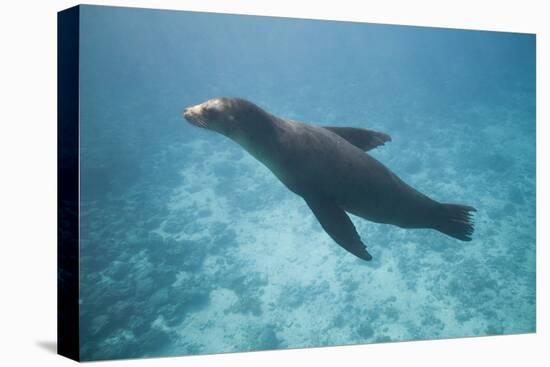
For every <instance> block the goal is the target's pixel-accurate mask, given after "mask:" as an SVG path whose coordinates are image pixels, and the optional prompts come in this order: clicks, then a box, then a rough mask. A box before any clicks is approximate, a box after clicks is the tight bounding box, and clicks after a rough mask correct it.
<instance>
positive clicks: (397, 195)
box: [184, 98, 475, 260]
mask: <svg viewBox="0 0 550 367" xmlns="http://www.w3.org/2000/svg"><path fill="white" fill-rule="evenodd" d="M184 117H185V118H186V119H187V120H188V121H189V122H191V123H192V124H194V125H197V126H199V127H203V128H207V129H211V130H214V131H217V132H219V133H221V134H223V135H226V136H227V137H229V138H231V139H232V140H234V141H235V142H237V143H239V144H240V145H241V146H243V147H244V148H245V149H246V150H247V151H248V152H249V153H250V154H252V155H253V156H254V157H255V158H256V159H258V160H259V161H261V162H262V163H263V164H264V165H266V166H267V167H268V168H269V169H270V170H271V171H272V172H273V173H274V174H275V175H276V176H277V177H278V178H279V179H280V180H281V182H283V184H284V185H285V186H286V187H287V188H288V189H289V190H291V191H293V192H294V193H296V194H297V195H300V196H301V197H302V198H304V200H305V201H306V203H307V204H308V205H309V207H310V208H311V210H312V211H313V213H314V214H315V216H316V217H317V219H318V220H319V222H320V223H321V226H322V227H323V228H324V229H325V231H326V232H327V233H328V234H329V235H330V236H331V237H332V238H333V239H334V240H335V241H336V242H337V243H338V244H339V245H340V246H342V247H343V248H345V249H346V250H347V251H349V252H351V253H353V254H354V255H356V256H358V257H360V258H362V259H364V260H370V259H371V258H372V257H371V255H370V254H369V253H368V252H367V251H366V247H365V245H364V244H363V243H362V241H361V240H360V237H359V235H358V234H357V232H356V230H355V227H354V225H353V223H352V222H351V220H350V219H349V217H348V216H347V214H346V212H349V213H352V214H354V215H356V216H359V217H361V218H364V219H367V220H370V221H373V222H377V223H386V224H393V225H397V226H399V227H402V228H431V229H436V230H439V231H441V232H443V233H445V234H447V235H450V236H453V237H456V238H458V239H461V240H465V241H468V240H470V239H471V238H470V235H471V234H472V232H473V225H472V224H471V222H470V212H472V211H475V209H474V208H472V207H469V206H464V205H455V204H441V203H439V202H437V201H435V200H433V199H431V198H429V197H428V196H426V195H424V194H422V193H420V192H419V191H417V190H415V189H414V188H412V187H411V186H409V185H408V184H406V183H405V182H404V181H403V180H401V179H400V178H399V177H398V176H397V175H395V174H394V173H393V172H391V171H390V170H389V169H388V168H387V167H386V166H384V165H383V164H382V163H380V162H379V161H378V160H376V159H375V158H373V157H372V156H370V155H369V154H368V153H366V151H367V150H370V149H372V148H374V147H376V146H378V145H382V144H384V143H385V142H386V141H389V140H391V138H390V137H389V136H388V135H386V134H383V133H379V132H375V131H372V130H367V129H360V128H342V127H322V126H317V125H310V124H306V123H303V122H297V121H292V120H287V119H283V118H279V117H277V116H273V115H271V114H269V113H267V112H266V111H264V110H262V109H261V108H259V107H258V106H256V105H254V104H253V103H251V102H248V101H245V100H242V99H238V98H216V99H212V100H209V101H207V102H205V103H203V104H200V105H197V106H193V107H190V108H187V109H186V110H185V111H184Z"/></svg>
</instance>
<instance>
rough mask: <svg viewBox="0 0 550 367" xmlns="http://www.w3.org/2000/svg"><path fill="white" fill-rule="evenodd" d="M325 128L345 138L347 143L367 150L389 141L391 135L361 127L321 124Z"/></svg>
mask: <svg viewBox="0 0 550 367" xmlns="http://www.w3.org/2000/svg"><path fill="white" fill-rule="evenodd" d="M323 127H324V128H325V129H327V130H330V131H332V132H333V133H335V134H336V135H339V136H340V137H342V138H344V139H346V140H347V141H348V143H350V144H353V145H355V146H356V147H357V148H359V149H361V150H364V151H369V150H371V149H373V148H376V147H377V146H379V145H384V143H385V142H387V141H391V136H389V135H388V134H384V133H380V132H378V131H373V130H368V129H361V128H356V127H334V126H323Z"/></svg>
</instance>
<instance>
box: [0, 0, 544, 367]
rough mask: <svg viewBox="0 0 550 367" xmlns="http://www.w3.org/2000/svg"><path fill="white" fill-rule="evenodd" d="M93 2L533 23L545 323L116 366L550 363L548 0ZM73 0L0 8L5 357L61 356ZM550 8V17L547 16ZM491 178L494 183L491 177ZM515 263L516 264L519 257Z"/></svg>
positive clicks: (24, 361)
mask: <svg viewBox="0 0 550 367" xmlns="http://www.w3.org/2000/svg"><path fill="white" fill-rule="evenodd" d="M92 3H95V4H108V5H125V6H139V7H153V8H167V9H183V10H204V11H219V12H231V13H240V14H260V15H282V16H290V17H305V18H318V19H339V20H356V21H368V22H378V23H395V24H409V25H429V26H443V27H455V28H468V29H486V30H501V31H502V30H504V31H516V32H528V33H537V66H538V68H537V86H538V90H537V110H538V111H537V178H538V180H537V214H538V215H537V260H538V261H537V280H538V292H537V330H538V331H537V333H536V334H531V335H516V336H500V337H482V338H467V339H454V340H443V341H431V342H408V343H393V344H377V345H361V346H351V347H330V348H317V349H303V350H287V351H275V352H256V353H235V354H225V355H210V356H199V357H180V358H162V359H148V360H130V361H118V362H100V363H101V365H105V366H110V365H116V366H130V365H136V366H153V365H154V366H176V365H177V366H180V365H185V366H219V365H235V366H258V365H260V366H279V365H281V364H283V365H284V364H290V365H312V364H315V365H319V366H333V365H339V364H345V365H346V367H347V366H355V365H357V366H365V365H371V366H373V365H379V366H393V365H396V366H402V365H413V366H414V365H422V366H478V365H479V366H482V365H487V366H518V365H519V366H521V365H529V366H543V365H546V366H548V365H549V364H548V363H550V352H549V349H550V337H549V325H548V319H549V318H548V314H549V312H550V307H549V302H548V284H549V283H548V278H549V275H548V270H547V269H546V266H548V264H549V261H548V253H549V251H548V250H547V247H546V248H545V245H546V246H548V239H549V230H548V225H549V224H550V223H549V222H548V220H547V219H548V196H549V195H548V193H547V192H546V193H545V190H550V185H549V182H548V173H547V166H548V145H546V147H544V145H545V143H547V139H548V138H549V134H548V125H547V123H548V116H549V113H548V103H549V100H550V99H549V95H548V70H549V65H550V60H549V47H548V45H549V42H548V37H550V33H549V27H548V26H546V25H545V22H546V23H548V22H550V20H549V19H550V17H548V14H549V13H550V12H549V11H548V10H546V9H545V6H544V5H543V4H545V3H546V2H545V1H538V2H537V1H527V0H523V1H514V2H509V1H504V0H501V1H482V0H477V1H470V0H462V1H424V0H413V1H390V0H384V1H377V2H373V3H368V2H362V1H355V2H353V1H348V0H338V1H331V2H319V1H304V0H302V1H300V0H294V1H286V0H279V1H275V0H264V1H261V0H256V1H252V0H250V1H245V0H240V1H238V0H232V1H229V0H226V1H213V0H200V1H198V0H194V1H184V0H180V1H92ZM76 4H77V3H76V2H73V1H54V0H43V1H35V2H32V1H6V2H4V3H3V6H2V10H1V13H0V40H1V42H0V65H1V67H0V91H1V95H0V129H1V130H0V174H1V176H0V185H1V186H0V223H1V224H0V262H1V263H0V272H1V273H0V285H1V288H0V297H1V298H0V338H1V339H0V365H2V366H19V365H25V366H33V365H38V364H39V365H41V366H44V365H46V366H50V365H52V366H57V365H59V366H65V365H70V364H72V363H74V362H71V361H70V360H68V359H65V358H63V357H60V356H57V355H56V354H55V353H54V350H55V339H56V12H57V11H59V10H62V9H65V8H67V7H69V6H72V5H76ZM544 13H546V17H545V16H544ZM545 166H546V167H545ZM488 184H490V183H488ZM510 266H514V264H513V263H511V264H510Z"/></svg>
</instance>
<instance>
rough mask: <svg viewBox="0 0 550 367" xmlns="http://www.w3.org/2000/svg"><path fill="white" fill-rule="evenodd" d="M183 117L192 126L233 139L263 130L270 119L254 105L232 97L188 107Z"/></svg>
mask: <svg viewBox="0 0 550 367" xmlns="http://www.w3.org/2000/svg"><path fill="white" fill-rule="evenodd" d="M183 117H184V118H185V119H186V120H187V121H189V122H190V123H191V124H192V125H195V126H198V127H200V128H204V129H208V130H213V131H216V132H218V133H220V134H223V135H225V136H227V137H229V138H233V139H236V138H238V137H240V136H242V135H247V132H250V131H252V130H262V127H263V126H265V122H266V120H268V119H269V118H268V115H267V113H266V112H265V111H264V110H262V109H261V108H260V107H258V106H256V105H255V104H254V103H252V102H249V101H247V100H244V99H241V98H232V97H219V98H213V99H209V100H208V101H206V102H203V103H200V104H198V105H195V106H190V107H187V108H186V109H185V110H184V111H183ZM266 117H267V119H266Z"/></svg>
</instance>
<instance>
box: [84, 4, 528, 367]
mask: <svg viewBox="0 0 550 367" xmlns="http://www.w3.org/2000/svg"><path fill="white" fill-rule="evenodd" d="M80 14H81V22H80V32H81V33H80V35H81V41H80V60H81V63H80V86H81V90H80V112H81V120H80V164H81V167H80V175H81V191H80V198H81V201H80V215H81V217H80V240H81V247H80V301H79V302H80V323H81V325H80V326H81V329H80V336H81V358H82V359H83V360H96V359H113V358H138V357H155V356H166V355H186V354H203V353H218V352H237V351H251V350H262V349H279V348H301V347H316V346H328V345H344V344H357V343H375V342H389V341H404V340H419V339H435V338H450V337H464V336H482V335H496V334H509V333H528V332H534V331H535V36H534V35H529V34H517V33H499V32H484V31H464V30H454V29H437V28H422V27H404V26H389V25H374V24H361V23H346V22H330V21H314V20H297V19H285V18H272V17H253V16H236V15H223V14H207V13H192V12H175V11H174V12H171V11H160V10H146V9H131V8H112V7H97V6H81V13H80ZM216 96H238V97H242V98H246V99H249V100H251V101H252V102H254V103H256V104H258V105H259V106H260V107H262V108H264V109H265V110H267V111H269V112H271V113H273V114H275V115H277V116H280V117H286V118H290V119H294V120H299V121H304V122H309V123H313V124H319V125H332V126H353V127H366V128H370V129H374V130H377V131H382V132H385V133H388V134H390V135H391V136H392V142H390V143H387V144H386V145H385V146H383V147H378V148H376V149H374V150H372V151H370V152H369V153H368V154H371V155H372V156H374V157H375V158H377V159H379V160H380V161H381V162H382V163H383V164H385V165H386V166H387V167H388V168H390V169H391V170H392V171H393V172H395V173H396V174H397V175H399V176H400V177H401V178H402V179H403V180H404V181H406V182H407V183H409V184H411V185H412V186H413V187H415V188H417V189H418V190H420V191H421V192H423V193H425V194H427V195H429V196H430V197H432V198H434V199H436V200H438V201H441V202H457V203H463V204H467V205H472V206H474V207H476V208H477V210H478V211H477V213H476V214H475V232H474V234H473V240H472V241H471V242H461V241H458V240H455V239H453V238H450V237H447V236H445V235H443V234H441V233H439V232H436V231H433V230H405V229H400V228H398V227H395V226H390V225H382V224H376V223H372V222H368V221H366V220H363V219H360V218H357V217H354V216H351V218H352V220H353V222H354V224H355V226H356V227H357V230H358V233H359V234H360V235H361V237H362V239H363V241H364V242H365V244H366V245H367V246H368V248H369V252H370V253H371V254H372V255H373V257H374V259H373V260H372V261H371V262H365V261H362V260H360V259H357V258H356V257H355V256H353V255H351V254H349V253H348V252H346V251H345V250H343V249H342V248H341V247H340V246H338V245H337V244H336V243H334V242H333V241H332V239H330V238H329V236H328V235H327V234H326V233H325V232H324V231H323V230H322V228H321V226H320V224H319V223H318V222H317V220H316V219H315V217H314V216H313V214H312V213H311V212H310V210H309V208H308V207H307V205H306V204H305V202H304V201H303V200H302V199H301V198H300V197H299V196H296V195H295V194H293V193H291V192H290V191H288V190H287V189H286V188H285V187H284V186H283V184H282V183H280V182H279V181H278V180H277V178H276V177H275V176H274V175H273V174H272V173H271V172H270V171H269V170H268V169H267V168H265V167H264V166H263V165H262V164H261V163H259V162H258V161H256V160H255V159H254V158H252V157H251V156H250V155H248V153H246V152H245V151H244V150H243V149H242V148H241V147H239V146H238V145H237V144H235V143H234V142H232V141H230V140H229V139H227V138H225V137H223V136H221V135H219V134H216V133H214V132H211V131H206V130H201V129H198V128H196V127H194V126H192V125H190V124H189V123H187V122H186V121H185V120H184V119H183V118H182V116H181V112H182V110H183V108H184V107H187V106H189V105H193V104H197V103H200V102H203V101H205V100H207V99H210V98H213V97H216Z"/></svg>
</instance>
